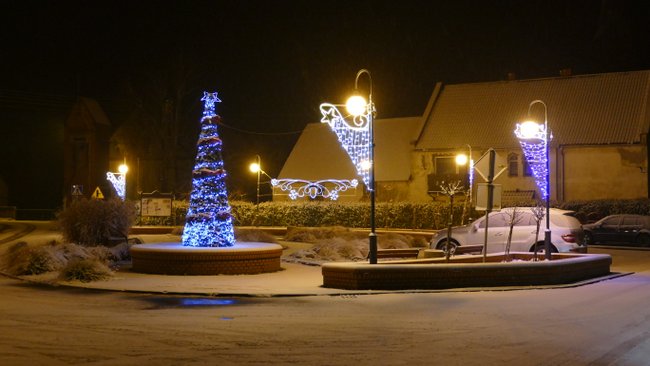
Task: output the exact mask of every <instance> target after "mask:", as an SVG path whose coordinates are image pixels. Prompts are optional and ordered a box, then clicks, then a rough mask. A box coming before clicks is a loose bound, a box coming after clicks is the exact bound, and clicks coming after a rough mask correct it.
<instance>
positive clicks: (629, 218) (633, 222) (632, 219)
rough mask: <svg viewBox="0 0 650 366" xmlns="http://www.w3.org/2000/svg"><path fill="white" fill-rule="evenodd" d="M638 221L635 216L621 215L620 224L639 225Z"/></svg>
mask: <svg viewBox="0 0 650 366" xmlns="http://www.w3.org/2000/svg"><path fill="white" fill-rule="evenodd" d="M640 221H641V220H640V219H639V218H638V217H636V216H623V223H622V224H621V225H640V224H641V222H640Z"/></svg>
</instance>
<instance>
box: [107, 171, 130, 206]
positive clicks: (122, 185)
mask: <svg viewBox="0 0 650 366" xmlns="http://www.w3.org/2000/svg"><path fill="white" fill-rule="evenodd" d="M106 179H108V181H109V182H111V184H112V185H113V188H115V193H117V195H118V196H119V197H120V198H121V199H122V201H124V199H125V198H126V176H125V174H122V173H111V172H107V173H106Z"/></svg>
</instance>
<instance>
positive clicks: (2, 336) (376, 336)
mask: <svg viewBox="0 0 650 366" xmlns="http://www.w3.org/2000/svg"><path fill="white" fill-rule="evenodd" d="M39 230H41V229H37V230H35V231H34V232H33V233H32V235H36V234H39V235H40V234H44V235H45V234H52V233H51V232H48V231H47V230H44V231H40V232H39ZM4 235H8V233H0V250H2V248H3V247H6V246H7V245H8V243H7V242H3V241H2V240H3V238H5V236H4ZM592 250H593V251H594V252H606V253H610V254H611V255H612V256H613V260H614V265H613V270H614V271H618V272H634V273H633V274H630V275H626V276H621V277H618V278H615V279H611V280H607V281H602V282H598V283H593V284H589V285H586V286H580V287H574V288H562V289H546V290H540V289H526V290H516V291H476V292H431V293H399V294H378V295H351V294H342V295H327V294H321V295H316V296H299V297H293V296H282V297H248V296H239V297H231V298H208V297H189V296H169V295H163V294H138V293H126V292H105V291H100V292H98V291H92V290H83V289H75V288H63V287H58V288H57V287H50V286H42V285H34V284H29V283H25V282H23V281H18V280H14V279H9V278H5V277H0V294H2V295H1V296H0V364H2V365H77V364H84V365H138V366H141V365H212V364H219V365H262V364H264V365H266V364H274V365H286V364H297V365H351V364H355V365H432V364H433V365H650V306H649V304H650V251H642V250H634V251H628V250H616V249H592ZM294 265H295V266H300V265H297V264H294ZM308 271H309V270H308ZM292 273H295V274H296V275H295V276H291V275H290V274H292ZM278 275H281V276H283V277H282V281H278V282H277V283H276V285H277V286H282V282H284V283H285V284H286V286H287V287H291V286H295V285H296V284H297V283H299V282H301V281H304V280H305V279H304V277H305V275H304V273H303V272H300V271H299V270H297V271H296V272H293V271H292V269H287V270H286V271H283V272H280V273H278ZM235 277H240V276H235ZM247 281H248V280H247ZM249 285H252V283H251V284H249ZM233 286H234V285H233ZM241 286H244V284H241ZM259 286H262V287H263V286H267V285H266V284H265V283H264V279H263V278H262V281H260V283H259ZM215 300H219V301H215Z"/></svg>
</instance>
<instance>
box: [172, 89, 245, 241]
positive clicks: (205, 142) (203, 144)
mask: <svg viewBox="0 0 650 366" xmlns="http://www.w3.org/2000/svg"><path fill="white" fill-rule="evenodd" d="M201 100H202V101H204V109H203V118H201V132H200V134H199V138H198V142H197V153H196V160H195V164H194V170H193V171H192V193H191V195H190V205H189V208H188V210H187V215H186V222H185V228H184V230H183V238H182V241H183V246H191V247H231V246H233V245H234V244H235V234H234V228H233V223H232V215H231V213H230V205H229V204H228V192H227V190H226V176H227V174H226V170H225V169H224V164H223V158H222V156H221V149H222V141H221V138H220V137H219V133H218V131H217V125H218V123H219V120H220V117H219V116H218V115H217V114H216V113H215V103H216V102H221V100H220V99H219V98H218V97H217V93H216V92H215V93H208V92H204V93H203V98H202V99H201Z"/></svg>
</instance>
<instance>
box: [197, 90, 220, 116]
mask: <svg viewBox="0 0 650 366" xmlns="http://www.w3.org/2000/svg"><path fill="white" fill-rule="evenodd" d="M201 100H203V101H205V103H204V107H203V118H212V117H215V116H216V115H217V113H216V112H215V106H214V103H221V99H219V97H217V92H214V93H208V92H203V98H201Z"/></svg>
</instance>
